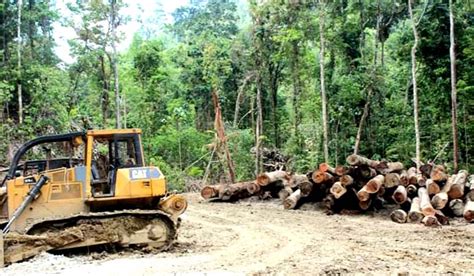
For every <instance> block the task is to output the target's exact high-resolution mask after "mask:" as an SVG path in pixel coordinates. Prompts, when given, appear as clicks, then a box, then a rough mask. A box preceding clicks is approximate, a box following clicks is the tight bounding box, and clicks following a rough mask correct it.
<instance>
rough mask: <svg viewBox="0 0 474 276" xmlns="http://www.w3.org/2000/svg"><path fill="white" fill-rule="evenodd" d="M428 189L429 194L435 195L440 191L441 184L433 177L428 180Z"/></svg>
mask: <svg viewBox="0 0 474 276" xmlns="http://www.w3.org/2000/svg"><path fill="white" fill-rule="evenodd" d="M426 189H427V190H428V195H435V194H437V193H439V192H440V188H439V185H438V184H437V183H436V182H434V181H433V179H428V180H426Z"/></svg>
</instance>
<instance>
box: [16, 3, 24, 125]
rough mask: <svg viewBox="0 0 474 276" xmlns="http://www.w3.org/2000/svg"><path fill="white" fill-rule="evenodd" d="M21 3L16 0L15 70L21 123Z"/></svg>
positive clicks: (21, 120) (21, 121) (20, 120)
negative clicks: (16, 72)
mask: <svg viewBox="0 0 474 276" xmlns="http://www.w3.org/2000/svg"><path fill="white" fill-rule="evenodd" d="M22 4H23V1H22V0H18V2H17V6H18V14H17V15H18V17H17V43H18V44H17V59H18V61H17V62H18V64H17V66H18V67H17V70H18V80H17V82H18V83H17V96H18V122H19V123H20V124H22V123H23V91H22V87H21V81H22V79H21V8H22V7H21V6H22Z"/></svg>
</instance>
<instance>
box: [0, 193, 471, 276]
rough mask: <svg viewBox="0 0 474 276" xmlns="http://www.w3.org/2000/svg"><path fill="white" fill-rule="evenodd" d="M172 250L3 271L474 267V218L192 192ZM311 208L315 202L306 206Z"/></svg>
mask: <svg viewBox="0 0 474 276" xmlns="http://www.w3.org/2000/svg"><path fill="white" fill-rule="evenodd" d="M187 197H188V199H189V201H190V206H189V208H188V210H187V211H186V213H185V216H184V217H183V221H182V225H181V228H180V236H179V239H178V241H177V243H176V245H175V246H174V248H173V249H172V250H171V251H169V252H162V253H158V254H152V253H148V254H146V253H141V252H130V251H128V252H119V253H101V254H98V253H93V254H90V255H83V256H75V257H64V256H57V255H51V254H47V253H45V254H42V255H40V256H37V257H36V258H34V259H32V260H30V261H28V262H23V263H17V264H13V265H11V266H9V267H7V268H4V269H0V275H26V274H28V275H32V274H33V275H34V274H38V275H44V274H58V273H59V274H67V275H90V274H94V275H152V274H160V275H163V274H195V273H206V274H215V275H223V274H254V275H255V274H257V275H258V274H282V275H288V274H297V275H301V274H317V273H369V274H380V273H383V274H387V273H390V274H394V273H407V272H409V273H449V272H454V273H468V274H473V273H474V224H471V225H469V224H466V223H465V222H463V221H462V220H456V221H452V225H450V226H443V227H439V228H428V227H425V226H423V225H418V224H403V225H400V224H396V223H393V222H391V221H390V219H389V218H388V217H387V215H386V214H365V215H333V216H327V215H325V214H324V213H323V212H321V211H320V210H297V211H287V210H283V208H282V206H281V204H279V203H278V202H277V201H273V202H241V203H235V204H231V203H209V202H201V201H200V200H199V196H198V195H196V194H188V195H187ZM306 209H311V208H306Z"/></svg>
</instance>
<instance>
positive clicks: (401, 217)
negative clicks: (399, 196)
mask: <svg viewBox="0 0 474 276" xmlns="http://www.w3.org/2000/svg"><path fill="white" fill-rule="evenodd" d="M390 218H391V219H392V221H394V222H397V223H405V222H406V221H407V213H406V212H405V211H403V210H402V209H398V210H395V211H393V212H392V213H391V214H390Z"/></svg>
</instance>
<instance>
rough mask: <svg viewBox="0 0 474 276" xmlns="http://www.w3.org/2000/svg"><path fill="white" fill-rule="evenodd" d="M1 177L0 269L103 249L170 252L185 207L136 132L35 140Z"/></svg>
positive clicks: (100, 132) (92, 132) (99, 132)
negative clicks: (150, 162) (48, 255)
mask: <svg viewBox="0 0 474 276" xmlns="http://www.w3.org/2000/svg"><path fill="white" fill-rule="evenodd" d="M59 152H61V154H60V153H59ZM38 155H41V157H43V156H44V158H40V159H37V157H38ZM59 156H60V157H59ZM35 158H36V159H35ZM5 172H6V175H5V178H4V180H3V182H2V183H1V186H0V211H1V212H0V215H1V216H2V218H3V222H1V223H0V229H2V232H3V233H2V234H1V235H0V266H2V265H8V264H11V263H14V262H18V261H21V260H24V259H27V258H31V257H33V256H35V255H37V254H39V253H41V252H44V251H63V250H70V249H74V248H84V247H92V246H99V245H104V244H105V245H106V246H109V245H110V246H112V245H113V246H114V247H131V246H134V247H147V248H154V249H157V250H163V249H167V248H169V247H170V246H171V244H172V243H173V241H174V240H175V239H176V237H177V228H178V226H179V216H180V215H181V214H182V213H183V212H184V211H185V209H186V207H187V202H186V200H185V198H184V197H182V196H181V195H178V194H168V192H167V187H166V182H165V177H164V175H163V174H162V173H161V171H160V169H159V168H157V167H154V166H146V165H145V161H144V155H143V147H142V142H141V130H140V129H114V130H88V131H85V132H75V133H68V134H62V135H51V136H43V137H39V138H36V139H33V140H31V141H29V142H27V143H26V144H24V145H23V146H21V147H20V148H19V149H18V151H17V152H16V153H15V155H14V157H13V159H12V162H11V164H10V167H9V168H7V169H6V170H5Z"/></svg>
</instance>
